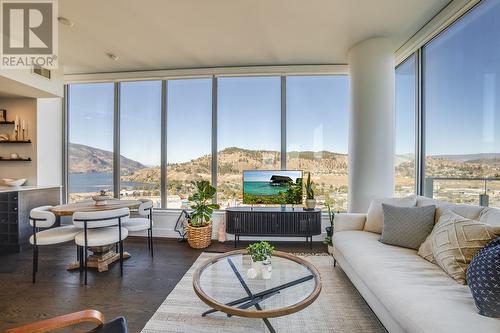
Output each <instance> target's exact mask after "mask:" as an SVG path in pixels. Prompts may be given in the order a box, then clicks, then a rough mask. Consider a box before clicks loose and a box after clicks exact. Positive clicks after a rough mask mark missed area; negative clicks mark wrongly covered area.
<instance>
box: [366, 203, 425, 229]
mask: <svg viewBox="0 0 500 333" xmlns="http://www.w3.org/2000/svg"><path fill="white" fill-rule="evenodd" d="M383 203H384V204H388V205H391V206H397V207H415V206H416V205H417V197H416V196H414V195H411V196H408V197H404V198H374V199H373V200H372V202H371V203H370V207H368V213H367V214H366V223H365V227H364V228H363V230H364V231H369V232H375V233H377V234H381V233H382V227H383V225H384V211H383V209H382V204H383Z"/></svg>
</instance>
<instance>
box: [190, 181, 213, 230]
mask: <svg viewBox="0 0 500 333" xmlns="http://www.w3.org/2000/svg"><path fill="white" fill-rule="evenodd" d="M194 186H195V188H196V193H195V194H193V195H191V196H190V197H189V198H188V200H189V201H190V202H191V209H193V211H192V212H191V214H190V217H191V220H190V222H191V226H193V227H203V226H206V225H208V223H209V222H210V219H211V218H212V213H213V212H214V209H219V208H220V206H219V205H217V204H213V203H211V200H212V198H213V197H214V195H215V192H216V190H215V187H213V186H212V185H210V183H209V182H208V181H206V180H200V181H196V182H194Z"/></svg>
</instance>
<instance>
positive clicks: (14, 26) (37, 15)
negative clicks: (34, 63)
mask: <svg viewBox="0 0 500 333" xmlns="http://www.w3.org/2000/svg"><path fill="white" fill-rule="evenodd" d="M53 6H54V4H53V3H52V2H10V1H4V2H3V3H2V21H3V23H2V30H3V43H2V44H3V45H2V51H3V54H4V55H8V54H10V55H15V54H23V55H34V54H38V55H42V54H52V53H53V39H52V38H53V24H54V19H53V16H52V15H53V8H52V7H53Z"/></svg>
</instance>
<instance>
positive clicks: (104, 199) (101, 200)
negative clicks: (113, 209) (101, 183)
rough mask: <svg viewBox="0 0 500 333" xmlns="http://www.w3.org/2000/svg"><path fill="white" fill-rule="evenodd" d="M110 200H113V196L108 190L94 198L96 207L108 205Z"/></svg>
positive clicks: (102, 191)
mask: <svg viewBox="0 0 500 333" xmlns="http://www.w3.org/2000/svg"><path fill="white" fill-rule="evenodd" d="M109 199H111V196H110V195H109V194H108V191H107V190H101V191H100V192H99V194H98V195H94V196H92V200H94V201H95V205H96V206H102V205H106V204H107V203H108V200H109Z"/></svg>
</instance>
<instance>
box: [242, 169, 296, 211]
mask: <svg viewBox="0 0 500 333" xmlns="http://www.w3.org/2000/svg"><path fill="white" fill-rule="evenodd" d="M243 203H244V204H249V205H287V204H288V205H300V204H302V171H297V170H277V171H269V170H245V171H243Z"/></svg>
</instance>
